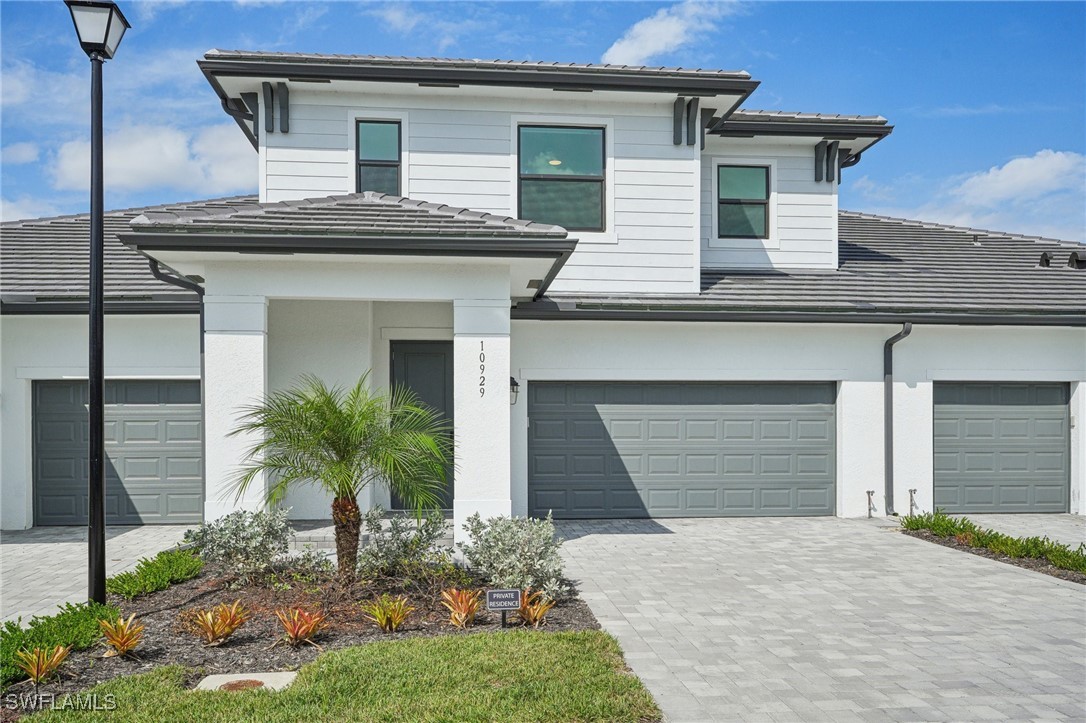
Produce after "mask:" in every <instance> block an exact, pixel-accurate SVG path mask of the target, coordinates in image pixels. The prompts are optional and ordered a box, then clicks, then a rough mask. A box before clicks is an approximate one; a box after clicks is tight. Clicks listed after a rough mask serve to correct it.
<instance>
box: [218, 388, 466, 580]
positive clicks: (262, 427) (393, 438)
mask: <svg viewBox="0 0 1086 723" xmlns="http://www.w3.org/2000/svg"><path fill="white" fill-rule="evenodd" d="M367 377H368V373H367V374H366V375H363V376H362V378H361V379H359V380H358V383H357V384H355V385H354V387H352V388H351V389H344V388H342V387H329V386H328V385H326V384H325V383H324V382H323V381H321V380H320V379H318V378H317V377H314V376H304V377H302V378H301V380H300V381H299V383H298V384H297V386H295V387H294V388H293V389H289V390H286V391H280V392H274V393H272V394H269V395H268V396H267V397H265V399H264V401H263V402H261V403H259V404H254V405H251V406H248V407H244V408H243V409H242V414H241V416H240V419H239V425H238V427H237V429H235V430H234V431H233V432H232V434H233V435H238V434H245V433H250V432H251V433H256V434H257V436H258V438H259V441H257V442H255V443H254V444H253V445H252V446H251V447H250V448H249V449H248V450H247V451H246V457H245V461H244V462H243V464H242V467H241V469H240V470H239V472H238V474H237V476H236V478H235V479H234V482H233V489H235V490H236V491H237V498H238V499H240V498H241V496H242V494H243V493H244V492H245V490H246V489H247V488H248V487H249V485H250V484H252V483H253V481H254V480H256V479H257V478H258V477H260V475H261V474H262V473H267V474H268V477H269V479H270V480H271V485H270V486H269V488H268V492H267V497H268V502H269V503H271V504H275V503H278V502H279V501H280V500H282V499H283V496H284V495H285V494H286V492H287V490H288V489H290V488H291V487H293V486H296V485H307V484H309V485H314V486H316V487H319V488H321V489H324V490H327V491H328V492H330V493H331V494H332V497H333V499H332V523H333V525H334V526H335V532H336V556H337V558H338V560H339V579H340V581H341V582H342V583H343V584H345V585H349V584H350V583H351V582H353V581H354V577H355V565H356V564H357V560H358V538H359V532H360V529H361V521H362V515H361V512H360V510H359V508H358V495H359V493H360V492H361V491H362V490H363V489H364V488H365V487H366V486H367V485H370V484H373V483H377V484H381V485H384V486H386V487H387V488H389V489H390V490H391V491H393V492H395V493H396V494H397V495H398V496H399V498H400V499H401V500H403V501H404V504H405V505H408V506H410V507H414V508H415V509H416V511H417V512H418V513H419V514H421V513H422V511H423V510H425V509H435V508H437V507H438V504H439V500H440V497H439V494H440V491H441V489H442V487H443V484H444V481H445V474H446V469H448V465H449V460H450V459H451V457H452V445H451V442H450V437H451V435H450V434H449V430H450V428H449V425H448V423H447V422H446V421H445V420H444V418H443V417H442V415H441V414H440V413H439V412H437V411H436V410H433V409H431V408H429V407H427V406H425V405H423V404H422V403H421V402H419V401H418V398H417V397H416V396H415V395H414V394H413V393H411V392H410V391H408V390H407V389H405V388H394V389H393V390H392V391H391V392H390V393H388V394H387V395H386V394H379V393H375V392H372V391H370V389H369V385H368V383H367Z"/></svg>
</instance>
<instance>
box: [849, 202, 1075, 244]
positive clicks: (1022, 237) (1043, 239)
mask: <svg viewBox="0 0 1086 723" xmlns="http://www.w3.org/2000/svg"><path fill="white" fill-rule="evenodd" d="M837 215H838V216H846V217H852V218H866V219H871V220H873V221H883V222H887V223H898V224H904V225H907V226H916V227H919V228H933V229H941V230H944V231H958V232H961V233H968V234H973V235H980V234H984V235H986V236H994V237H999V238H1005V239H1012V240H1015V241H1034V242H1040V243H1055V244H1061V245H1070V246H1082V245H1083V244H1080V243H1078V242H1076V241H1069V240H1067V239H1058V238H1049V237H1047V236H1031V235H1029V234H1021V233H1011V232H1007V231H991V230H989V229H983V228H971V227H968V226H953V225H950V224H945V223H939V222H937V221H921V220H917V219H911V218H900V217H897V216H880V215H879V214H875V213H865V212H863V211H847V210H845V209H843V208H842V209H838V210H837Z"/></svg>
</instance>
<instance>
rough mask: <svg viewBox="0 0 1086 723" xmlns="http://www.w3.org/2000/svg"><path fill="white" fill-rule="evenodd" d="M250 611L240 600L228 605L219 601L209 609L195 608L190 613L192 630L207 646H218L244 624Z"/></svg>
mask: <svg viewBox="0 0 1086 723" xmlns="http://www.w3.org/2000/svg"><path fill="white" fill-rule="evenodd" d="M250 616H251V613H250V612H249V610H248V609H246V608H245V606H244V605H242V604H241V600H235V601H234V602H233V603H231V604H230V605H227V604H226V603H220V604H218V605H216V606H215V607H213V608H211V609H210V610H197V611H195V612H194V613H193V614H192V617H191V619H190V626H191V629H192V632H193V633H194V634H195V635H196V636H197V637H198V638H200V639H201V640H203V641H204V645H206V646H207V647H209V648H214V647H218V646H219V645H222V644H223V643H225V642H226V641H227V639H228V638H229V637H230V636H231V635H233V634H234V633H236V632H237V630H238V628H240V627H241V626H242V625H244V624H245V622H246V621H247V620H248V619H249V618H250Z"/></svg>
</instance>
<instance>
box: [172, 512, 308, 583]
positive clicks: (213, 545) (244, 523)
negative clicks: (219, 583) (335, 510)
mask: <svg viewBox="0 0 1086 723" xmlns="http://www.w3.org/2000/svg"><path fill="white" fill-rule="evenodd" d="M293 539H294V529H293V528H292V527H291V526H290V524H289V523H288V522H287V510H285V509H280V510H272V511H271V512H249V511H247V510H238V511H237V512H231V513H230V514H228V515H226V516H225V517H222V518H220V519H218V520H215V521H214V522H208V523H204V524H202V525H200V526H199V527H197V528H196V529H193V530H189V531H188V532H186V533H185V542H188V543H192V544H193V545H194V546H195V547H196V549H197V551H198V552H199V554H200V557H202V558H203V559H204V560H205V561H206V562H215V563H219V564H221V565H222V566H223V567H224V568H226V570H227V571H228V572H230V573H231V574H233V575H237V576H238V577H239V578H241V579H243V580H254V579H256V578H257V577H259V576H261V575H263V574H265V573H267V572H268V571H269V570H271V569H272V567H273V565H274V563H275V561H276V559H277V558H280V557H281V556H283V555H285V554H286V553H287V551H288V550H289V549H290V543H291V541H292V540H293Z"/></svg>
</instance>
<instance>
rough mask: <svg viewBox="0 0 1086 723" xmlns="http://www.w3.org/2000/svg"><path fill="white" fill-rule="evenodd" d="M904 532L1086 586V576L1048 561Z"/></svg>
mask: <svg viewBox="0 0 1086 723" xmlns="http://www.w3.org/2000/svg"><path fill="white" fill-rule="evenodd" d="M902 532H903V533H904V534H906V535H908V536H909V537H917V538H919V539H921V540H927V541H928V542H934V543H935V544H937V545H942V546H943V547H953V548H954V549H955V550H962V551H964V552H970V553H972V554H974V555H980V556H981V557H987V558H988V559H989V560H998V561H999V562H1005V563H1007V564H1009V565H1015V566H1016V567H1024V568H1026V569H1027V570H1033V571H1034V572H1040V573H1044V574H1045V575H1051V576H1052V577H1058V578H1060V579H1061V580H1068V581H1070V582H1077V583H1079V584H1080V585H1086V574H1084V573H1081V572H1076V571H1075V570H1064V569H1062V568H1059V567H1055V566H1054V565H1050V564H1049V563H1048V561H1047V560H1038V559H1035V558H1032V557H1008V556H1007V555H1002V554H1000V553H998V552H992V551H991V550H989V549H988V548H986V547H972V546H970V545H963V544H961V543H960V542H958V541H957V540H955V539H954V538H953V537H940V536H939V535H934V534H932V533H931V531H930V530H902Z"/></svg>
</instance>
